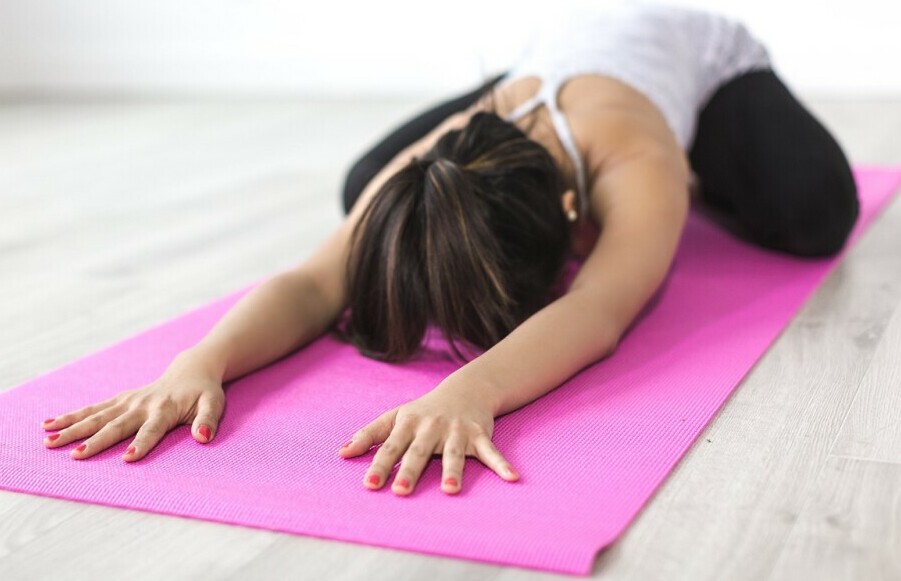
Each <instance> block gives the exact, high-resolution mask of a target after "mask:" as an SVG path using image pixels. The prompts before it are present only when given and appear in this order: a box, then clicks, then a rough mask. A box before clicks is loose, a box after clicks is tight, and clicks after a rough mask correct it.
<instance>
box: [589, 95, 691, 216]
mask: <svg viewBox="0 0 901 581" xmlns="http://www.w3.org/2000/svg"><path fill="white" fill-rule="evenodd" d="M573 138H574V139H575V140H576V142H577V143H578V145H579V148H580V149H581V151H582V154H583V163H584V166H585V183H586V189H587V193H588V196H589V204H590V210H591V214H592V217H593V218H594V219H595V220H596V221H597V223H598V225H599V226H600V225H601V224H602V223H603V220H604V214H605V213H606V210H607V208H609V207H610V205H611V204H612V203H613V202H614V200H613V198H614V197H615V196H618V195H620V194H619V190H618V189H616V188H610V187H607V184H609V183H611V182H612V181H614V180H611V179H610V178H611V176H612V175H614V174H617V173H624V172H623V170H625V169H631V171H630V172H629V173H632V172H634V171H635V170H634V168H641V171H646V172H650V173H652V174H653V175H654V176H656V179H657V180H658V181H660V182H661V184H660V187H659V188H655V189H658V190H662V189H666V190H671V189H678V190H679V191H682V190H683V189H684V190H685V195H686V196H687V195H688V192H687V184H688V181H689V178H690V175H691V168H690V165H689V162H688V157H687V156H686V154H685V151H684V150H683V149H682V148H681V147H680V146H679V144H678V142H677V141H676V137H675V135H673V133H672V131H671V130H670V128H669V126H668V125H667V124H666V121H665V120H664V119H663V118H662V116H660V114H659V112H658V111H656V109H653V110H650V111H648V110H640V109H639V110H636V109H621V110H616V109H615V110H599V111H595V112H590V113H588V112H587V113H585V114H582V115H578V119H577V121H576V122H575V123H573ZM664 184H669V185H667V187H664ZM625 195H628V194H625Z"/></svg>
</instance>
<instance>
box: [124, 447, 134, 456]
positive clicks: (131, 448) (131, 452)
mask: <svg viewBox="0 0 901 581" xmlns="http://www.w3.org/2000/svg"><path fill="white" fill-rule="evenodd" d="M134 453H135V447H134V446H129V447H128V450H126V451H125V455H126V456H127V455H129V454H134Z"/></svg>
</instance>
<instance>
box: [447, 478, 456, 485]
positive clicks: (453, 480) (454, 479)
mask: <svg viewBox="0 0 901 581" xmlns="http://www.w3.org/2000/svg"><path fill="white" fill-rule="evenodd" d="M444 483H445V484H447V485H448V486H456V485H457V479H456V478H454V477H451V478H445V479H444Z"/></svg>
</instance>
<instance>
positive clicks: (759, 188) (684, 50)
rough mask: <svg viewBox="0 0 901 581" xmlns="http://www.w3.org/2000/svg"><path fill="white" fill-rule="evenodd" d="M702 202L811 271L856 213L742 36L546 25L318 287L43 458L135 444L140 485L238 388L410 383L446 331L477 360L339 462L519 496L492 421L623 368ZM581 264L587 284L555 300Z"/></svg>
mask: <svg viewBox="0 0 901 581" xmlns="http://www.w3.org/2000/svg"><path fill="white" fill-rule="evenodd" d="M605 6H606V5H605ZM693 196H694V197H695V198H696V200H695V201H696V203H697V204H699V205H700V207H702V208H704V209H705V211H707V212H709V214H710V216H711V217H712V218H713V219H715V220H716V221H718V222H720V223H721V224H722V226H723V227H725V228H727V229H728V230H730V231H731V232H732V233H733V234H734V235H735V236H738V237H741V238H742V239H744V240H746V241H747V242H749V243H752V244H757V245H760V246H762V247H765V248H768V249H771V250H772V251H775V252H785V253H790V254H794V255H798V256H806V257H817V256H829V255H832V254H834V253H836V252H837V251H839V250H840V249H841V247H842V245H843V244H844V242H845V240H846V238H847V236H848V234H849V232H850V230H851V228H852V226H853V225H854V223H855V220H856V217H857V212H858V203H857V196H856V188H855V184H854V180H853V179H852V174H851V171H850V168H849V166H848V162H847V160H846V158H845V156H844V154H843V153H842V151H841V149H840V148H839V146H838V145H837V143H836V142H835V140H834V139H833V138H832V137H831V136H830V134H829V133H828V132H827V131H826V130H825V129H824V128H823V126H822V125H820V124H819V123H818V122H817V121H816V120H815V119H814V118H813V117H812V116H811V115H810V114H809V113H808V112H807V110H806V109H805V108H804V107H803V106H802V105H801V104H800V103H799V102H798V101H797V100H796V99H795V98H794V97H793V96H792V94H791V93H790V92H789V90H788V89H787V88H786V87H785V85H783V83H782V82H781V81H780V79H779V77H778V76H777V75H776V74H775V73H774V71H773V70H772V68H771V65H770V60H769V57H768V54H767V51H766V50H765V49H764V47H763V46H762V45H761V44H760V43H759V42H758V41H757V40H756V39H755V38H754V37H753V36H752V35H751V34H749V32H748V31H747V29H746V28H745V27H744V26H742V25H741V24H739V23H737V22H735V21H732V20H730V19H727V18H724V17H721V16H718V15H714V14H709V13H706V12H700V11H695V10H688V9H681V8H675V7H667V6H653V5H636V4H634V3H630V4H628V5H616V6H612V7H611V6H606V7H601V8H598V7H594V8H583V9H578V10H574V11H573V12H569V13H567V14H565V15H561V16H560V17H558V18H555V19H549V20H547V21H545V23H544V25H543V27H542V28H541V29H540V30H539V31H538V33H537V35H536V36H534V37H533V42H532V43H531V44H530V45H529V47H528V50H527V51H526V52H524V53H523V55H522V56H521V58H520V59H519V60H518V61H517V62H516V63H515V64H514V66H513V67H512V68H511V69H510V70H508V71H506V72H504V73H503V74H501V75H498V76H497V77H496V78H494V79H492V80H491V81H489V82H487V83H485V84H484V85H483V86H481V87H479V88H477V89H475V90H473V91H472V92H469V93H467V94H465V95H462V96H460V97H457V98H454V99H451V100H449V101H447V102H444V103H442V104H440V105H438V106H436V107H433V108H432V109H430V110H428V111H426V112H424V113H422V114H421V115H419V116H417V117H415V118H414V119H412V120H410V121H409V122H407V123H405V124H404V125H403V126H401V127H400V128H398V129H397V130H396V131H394V132H393V133H391V134H390V135H388V136H387V137H386V138H385V139H384V140H382V141H381V142H380V143H379V144H378V145H376V146H375V147H374V148H373V149H372V150H371V151H369V152H368V153H366V154H365V155H364V156H363V157H362V158H361V159H360V160H359V161H357V162H356V163H355V164H354V165H353V167H352V169H351V170H350V172H349V174H348V176H347V180H346V185H345V190H344V207H345V212H346V213H347V216H346V218H345V220H344V221H343V223H342V224H341V225H340V227H338V228H337V229H336V230H335V231H334V232H333V233H332V234H331V235H330V236H329V237H328V239H327V240H325V241H324V243H323V244H322V245H321V246H320V247H319V248H318V249H317V250H316V251H315V252H314V253H313V254H312V256H311V257H309V258H308V259H307V260H306V261H304V262H303V264H300V265H299V266H297V267H296V268H293V269H290V270H288V271H285V272H283V273H280V274H278V275H276V276H274V277H272V278H271V279H269V280H268V281H266V282H265V283H263V284H261V285H260V286H258V287H256V288H255V289H254V290H253V291H251V292H250V293H248V294H247V295H245V296H244V297H243V298H242V299H241V300H240V301H239V302H238V303H237V304H236V305H235V306H234V307H233V308H232V309H231V310H230V311H229V312H228V313H226V315H225V316H224V317H223V318H222V320H221V321H219V322H218V323H217V325H216V326H215V327H214V328H213V329H212V330H211V331H210V332H209V333H208V334H207V335H206V336H205V337H204V338H203V339H202V340H201V341H200V342H198V343H197V344H196V345H194V346H193V347H191V348H189V349H187V350H185V351H183V352H181V353H180V354H179V355H178V356H177V357H176V358H175V359H174V360H173V361H172V363H171V364H170V365H169V367H168V368H167V369H166V370H165V372H164V373H163V374H162V375H161V376H160V377H159V378H158V379H157V380H156V381H154V382H152V383H150V384H148V385H146V386H143V387H140V388H138V389H133V390H128V391H124V392H121V393H119V394H117V395H116V396H114V397H112V398H110V399H108V400H106V401H103V402H100V403H97V404H94V405H90V406H87V407H85V408H83V409H79V410H76V411H72V412H69V413H66V414H63V415H61V416H59V417H56V418H53V419H50V420H47V421H45V422H44V424H43V426H44V427H45V428H46V429H47V430H59V431H58V432H56V433H54V434H51V435H49V436H48V437H46V438H45V440H44V441H45V445H46V446H48V447H51V448H53V447H58V446H64V445H67V444H69V443H71V442H73V441H76V440H81V439H85V440H84V442H82V443H81V445H80V446H78V447H77V448H75V449H73V450H72V452H71V454H72V457H73V458H75V459H83V458H88V457H91V456H93V455H94V454H97V453H98V452H100V451H102V450H104V449H106V448H108V447H110V446H112V445H114V444H116V443H118V442H120V441H121V440H123V439H125V438H129V437H132V436H134V438H133V440H132V442H131V444H130V447H129V448H128V451H127V452H126V453H125V455H124V456H123V458H124V460H126V461H129V462H133V461H138V460H140V459H141V458H143V457H145V456H146V455H147V454H148V453H150V452H151V450H152V449H153V448H154V446H156V444H157V443H158V442H159V441H160V440H161V438H163V437H164V436H165V434H166V433H167V432H168V431H169V430H171V429H172V428H174V427H176V426H178V425H180V424H191V426H192V427H191V433H192V435H193V437H194V438H195V439H196V440H197V441H198V442H201V443H206V442H209V441H210V440H211V439H212V438H214V437H215V435H216V431H217V428H218V425H219V422H220V420H222V419H223V411H224V408H225V392H224V390H223V383H224V382H227V381H229V380H232V379H235V378H237V377H240V376H242V375H244V374H247V373H249V372H251V371H254V370H256V369H258V368H260V367H262V366H264V365H266V364H268V363H270V362H272V361H274V360H276V359H278V358H280V357H282V356H284V355H286V354H288V353H290V352H292V351H295V350H297V349H300V348H302V347H303V346H304V345H306V344H308V343H309V342H311V341H312V340H314V339H316V338H317V337H319V336H320V335H322V334H323V333H325V332H327V331H330V330H331V331H334V332H335V333H336V334H337V335H338V336H339V337H342V338H344V339H345V340H347V341H350V342H352V343H353V344H354V345H356V346H357V347H358V348H359V350H360V351H361V352H362V353H363V354H365V355H367V356H369V357H374V358H378V359H381V360H384V361H388V362H400V361H404V360H407V359H409V358H410V357H413V356H415V355H416V353H417V350H418V349H419V348H420V345H421V343H422V340H423V334H424V332H425V331H426V328H427V327H428V326H429V325H434V326H435V327H437V328H439V329H440V330H441V331H442V332H443V333H444V335H445V337H446V338H447V339H448V343H449V345H450V346H451V348H452V351H453V353H454V354H455V355H457V356H461V357H464V356H463V354H462V353H461V352H460V350H459V349H458V347H457V345H458V343H459V344H462V345H465V344H468V345H470V346H471V347H474V348H475V349H476V351H479V350H481V351H482V352H481V353H480V354H478V355H477V356H476V357H474V358H472V359H469V360H467V361H466V362H465V363H464V364H463V365H462V366H460V367H459V368H458V369H457V370H456V371H455V372H453V373H452V374H450V375H449V376H447V378H445V379H444V380H442V381H441V382H440V383H439V384H438V385H437V386H436V387H435V388H434V389H432V390H431V391H429V392H428V393H426V394H425V395H424V396H422V397H420V398H418V399H416V400H413V401H410V402H408V403H405V404H403V405H401V406H398V407H396V408H394V409H391V410H388V411H384V413H381V415H379V416H378V417H377V418H376V419H375V420H373V421H372V422H371V423H370V424H369V425H367V426H363V427H361V428H360V429H359V430H358V431H357V432H356V433H354V434H348V435H349V436H351V438H350V441H349V442H347V444H346V445H344V446H342V447H340V448H339V447H338V444H340V443H341V442H336V443H335V445H336V448H337V449H338V451H337V454H339V455H340V456H341V457H344V458H350V457H354V456H359V455H362V454H365V453H367V452H368V451H369V450H370V449H371V448H372V447H373V446H376V445H378V449H377V451H376V452H375V455H374V457H373V460H372V464H371V466H369V468H368V470H367V471H366V473H365V474H364V475H363V481H362V484H363V486H365V487H368V488H370V489H379V488H381V487H382V486H384V485H385V484H386V483H387V482H388V480H389V476H390V475H391V472H392V470H393V469H394V467H395V465H396V464H397V463H398V462H400V466H399V468H398V469H397V473H396V475H395V477H394V479H393V482H392V484H391V490H392V491H393V492H394V493H396V494H399V495H404V494H410V493H411V492H412V491H413V489H414V488H415V486H416V483H417V480H418V479H419V477H420V475H421V473H422V471H423V469H424V468H425V466H426V465H427V464H428V462H429V461H430V460H431V459H432V456H433V455H439V456H440V457H441V461H442V471H443V475H442V480H441V488H442V490H443V491H445V492H447V493H449V494H453V493H456V492H458V491H459V490H460V489H461V486H462V483H463V480H462V476H463V466H464V460H465V457H466V456H473V457H476V458H478V459H479V460H480V461H481V462H483V463H484V464H485V465H486V466H488V467H489V468H490V469H492V470H493V471H495V472H496V473H497V474H498V475H499V476H500V477H501V478H503V479H505V480H508V481H514V480H516V479H517V478H518V477H519V476H518V474H517V473H516V471H515V469H514V468H513V467H512V466H511V465H510V464H509V462H507V461H506V460H505V458H504V457H503V455H502V454H501V452H500V451H499V450H497V448H496V447H495V446H494V445H493V443H492V434H493V430H494V419H495V418H496V417H497V416H500V415H503V414H506V413H508V412H510V411H513V410H515V409H518V408H520V407H521V406H523V405H526V404H528V403H529V402H532V401H534V400H535V399H537V398H539V397H541V396H542V395H544V394H546V393H548V392H549V391H551V390H553V389H554V388H556V387H557V386H559V385H560V384H562V383H563V382H565V381H566V380H567V378H569V377H570V376H572V375H574V374H576V373H577V372H579V371H580V370H581V369H582V368H584V367H586V366H588V365H590V364H593V363H594V362H596V361H598V360H599V359H602V358H604V357H606V356H609V355H611V354H612V353H613V352H614V350H615V348H616V345H617V343H618V342H619V341H620V339H621V337H622V335H623V334H624V333H625V332H626V330H627V328H628V327H629V325H630V324H631V323H632V322H633V320H634V319H635V318H636V316H637V315H638V313H639V312H640V310H641V309H642V307H643V306H644V305H645V304H646V303H647V302H648V300H649V299H650V298H651V296H652V295H653V294H654V293H655V292H656V291H657V290H658V287H660V285H661V283H662V281H663V280H664V278H665V277H666V275H667V272H668V269H669V268H670V264H671V262H672V259H673V256H674V253H675V251H676V248H677V245H678V242H679V239H680V235H681V232H682V229H683V226H684V223H685V220H686V215H687V213H688V211H689V207H690V203H691V200H692V197H693ZM569 257H576V258H579V259H581V260H582V261H583V262H582V265H581V268H580V269H579V271H578V273H577V275H576V276H575V278H574V279H573V280H572V283H571V285H570V286H569V287H568V288H567V289H566V290H565V292H563V293H562V294H560V295H559V296H555V293H554V289H555V288H556V286H555V285H556V284H557V283H558V282H559V280H560V274H561V268H562V266H563V264H564V262H565V260H566V259H567V258H569ZM342 315H348V316H346V317H342ZM464 359H465V357H464ZM377 411H378V412H381V411H382V410H377ZM601 429H603V428H601Z"/></svg>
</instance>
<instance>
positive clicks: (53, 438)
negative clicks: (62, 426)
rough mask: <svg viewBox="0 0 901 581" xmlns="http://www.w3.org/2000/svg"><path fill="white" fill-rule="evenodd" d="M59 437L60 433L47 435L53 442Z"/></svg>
mask: <svg viewBox="0 0 901 581" xmlns="http://www.w3.org/2000/svg"><path fill="white" fill-rule="evenodd" d="M57 438H59V434H50V435H49V436H47V439H48V440H50V441H51V442H52V441H54V440H55V439H57Z"/></svg>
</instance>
